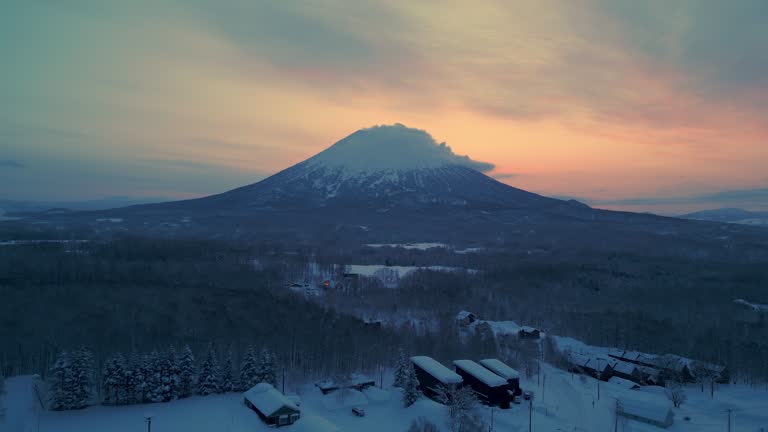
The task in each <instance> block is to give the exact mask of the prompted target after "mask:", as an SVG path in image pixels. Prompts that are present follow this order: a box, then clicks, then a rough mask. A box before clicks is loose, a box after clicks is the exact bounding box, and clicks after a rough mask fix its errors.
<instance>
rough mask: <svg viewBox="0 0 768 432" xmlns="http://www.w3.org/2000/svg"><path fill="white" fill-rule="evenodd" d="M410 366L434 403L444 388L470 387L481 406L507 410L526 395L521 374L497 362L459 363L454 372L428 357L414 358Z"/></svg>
mask: <svg viewBox="0 0 768 432" xmlns="http://www.w3.org/2000/svg"><path fill="white" fill-rule="evenodd" d="M411 363H413V367H414V369H415V370H416V376H417V377H418V379H419V389H420V390H421V392H422V393H424V395H426V396H427V397H430V398H433V399H435V398H437V397H439V396H440V394H441V388H442V389H449V388H458V387H462V386H469V387H471V388H472V390H473V391H474V392H475V394H476V395H477V398H478V400H479V401H480V402H481V403H483V404H485V405H489V406H498V407H500V408H502V409H506V408H509V407H510V404H511V403H512V402H515V401H516V400H518V398H519V397H520V396H521V395H522V393H523V391H522V389H521V388H520V374H519V373H518V372H517V371H516V370H514V369H512V368H511V367H509V366H508V365H506V364H504V362H502V361H500V360H498V359H485V360H480V361H479V362H474V361H472V360H456V361H454V362H453V366H454V370H451V369H449V368H447V367H446V366H444V365H442V364H441V363H440V362H438V361H437V360H435V359H433V358H432V357H427V356H416V357H411Z"/></svg>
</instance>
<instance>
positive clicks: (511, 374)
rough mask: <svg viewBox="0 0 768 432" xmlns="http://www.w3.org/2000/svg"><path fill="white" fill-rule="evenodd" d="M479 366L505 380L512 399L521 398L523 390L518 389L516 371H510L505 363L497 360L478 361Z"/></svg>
mask: <svg viewBox="0 0 768 432" xmlns="http://www.w3.org/2000/svg"><path fill="white" fill-rule="evenodd" d="M480 364H481V365H483V367H485V368H486V369H488V370H490V371H491V372H493V373H495V374H496V375H498V376H500V377H502V378H504V379H505V380H507V385H508V386H509V391H510V393H511V395H512V397H515V396H521V395H522V394H523V389H522V388H521V387H520V373H519V372H518V371H516V370H514V369H512V368H511V367H509V366H507V364H506V363H504V362H502V361H501V360H498V359H483V360H480Z"/></svg>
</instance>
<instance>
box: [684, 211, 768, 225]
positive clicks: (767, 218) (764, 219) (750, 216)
mask: <svg viewBox="0 0 768 432" xmlns="http://www.w3.org/2000/svg"><path fill="white" fill-rule="evenodd" d="M680 217H681V218H683V219H693V220H702V221H711V222H727V223H735V224H743V225H756V226H768V212H756V211H749V210H744V209H739V208H721V209H714V210H702V211H698V212H694V213H688V214H684V215H681V216H680Z"/></svg>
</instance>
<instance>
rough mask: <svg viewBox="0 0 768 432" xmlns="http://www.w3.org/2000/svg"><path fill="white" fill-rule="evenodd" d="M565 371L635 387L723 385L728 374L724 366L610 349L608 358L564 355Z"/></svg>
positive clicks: (603, 356) (605, 356)
mask: <svg viewBox="0 0 768 432" xmlns="http://www.w3.org/2000/svg"><path fill="white" fill-rule="evenodd" d="M565 360H566V362H567V363H568V370H570V371H571V372H575V373H580V374H585V375H589V376H591V377H593V378H597V379H600V380H603V381H608V380H610V379H611V378H614V377H615V378H620V379H622V380H626V381H629V382H632V383H635V384H638V385H656V386H663V385H664V384H665V382H666V381H669V380H671V381H676V382H681V383H694V382H698V381H700V380H702V379H705V378H706V379H711V380H713V381H714V382H716V383H721V384H726V383H728V382H729V381H730V374H729V372H728V369H727V368H726V367H725V366H722V365H717V364H712V363H706V362H701V361H697V360H692V359H688V358H685V357H681V356H677V355H673V354H666V355H661V356H659V355H653V354H646V353H642V352H638V351H626V350H618V349H614V350H610V351H609V352H608V354H607V355H589V354H579V353H574V352H566V353H565Z"/></svg>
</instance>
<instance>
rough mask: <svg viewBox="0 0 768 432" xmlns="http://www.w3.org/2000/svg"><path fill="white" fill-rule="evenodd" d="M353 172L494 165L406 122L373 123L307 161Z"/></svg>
mask: <svg viewBox="0 0 768 432" xmlns="http://www.w3.org/2000/svg"><path fill="white" fill-rule="evenodd" d="M307 162H308V163H311V164H315V163H317V164H322V165H325V166H331V167H343V168H344V169H345V170H352V171H385V170H386V171H391V170H394V171H407V170H413V169H421V168H439V167H442V166H446V165H461V166H466V167H469V168H472V169H475V170H477V171H481V172H486V171H490V170H492V169H493V168H494V166H493V164H490V163H485V162H478V161H475V160H472V159H470V158H469V157H468V156H459V155H457V154H455V153H454V152H453V150H452V149H451V148H450V147H449V146H447V145H446V144H445V143H438V142H437V141H435V139H434V138H433V137H432V135H430V134H429V133H428V132H426V131H424V130H421V129H414V128H409V127H407V126H405V125H403V124H400V123H396V124H394V125H381V126H373V127H370V128H366V129H360V130H358V131H357V132H355V133H353V134H351V135H349V136H347V137H346V138H344V139H342V140H340V141H338V142H337V143H336V144H334V145H332V146H331V147H329V148H328V149H326V150H324V151H322V152H320V153H318V154H317V155H316V156H314V157H312V158H310V159H309V160H307Z"/></svg>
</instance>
